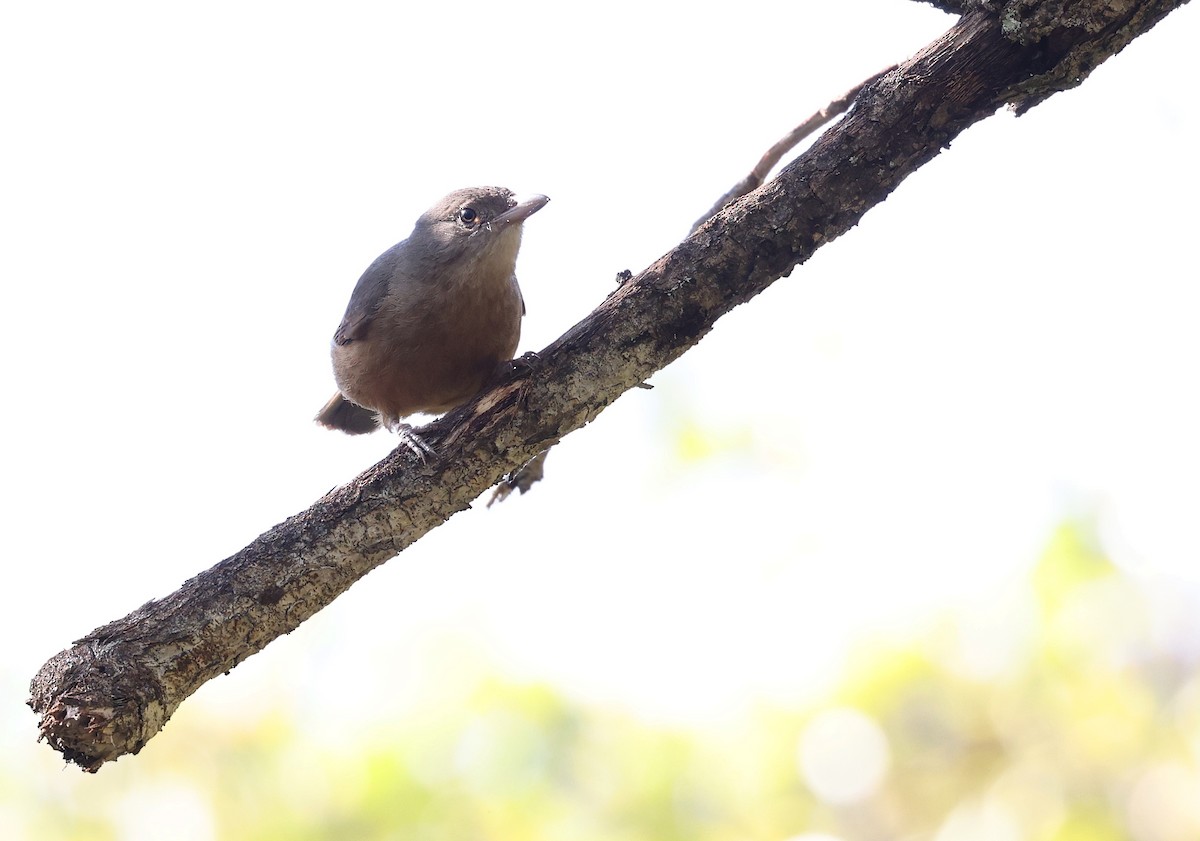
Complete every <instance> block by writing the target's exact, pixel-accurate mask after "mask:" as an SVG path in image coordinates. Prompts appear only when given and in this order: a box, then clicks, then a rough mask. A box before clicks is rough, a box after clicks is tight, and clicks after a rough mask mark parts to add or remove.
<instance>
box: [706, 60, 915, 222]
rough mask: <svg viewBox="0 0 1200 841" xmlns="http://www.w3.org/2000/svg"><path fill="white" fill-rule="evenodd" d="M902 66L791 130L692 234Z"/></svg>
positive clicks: (857, 88) (888, 70)
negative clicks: (798, 145)
mask: <svg viewBox="0 0 1200 841" xmlns="http://www.w3.org/2000/svg"><path fill="white" fill-rule="evenodd" d="M898 66H899V65H896V64H893V65H892V66H891V67H888V68H885V69H883V70H880V71H879V72H878V73H876V74H875V75H874V76H872V77H871V78H869V79H866V80H864V81H862V82H859V83H858V84H857V85H855V86H854V87H852V88H851V89H850V90H848V91H846V92H845V93H844V94H842V95H841V96H840V97H839V98H837V99H835V100H834V101H833V102H831V103H829V104H828V105H826V106H825V107H824V108H822V109H821V110H820V111H818V112H817V113H815V114H813V115H812V116H811V117H809V118H808V119H807V120H805V121H804V122H802V123H801V124H800V125H798V126H796V127H795V128H794V129H792V130H791V131H789V132H788V133H787V134H786V135H784V136H783V137H782V138H781V139H780V140H779V142H777V143H776V144H775V145H774V146H772V147H771V148H770V149H768V150H767V153H766V154H765V155H763V156H762V158H760V159H759V161H758V163H757V164H756V165H755V167H754V169H752V170H750V174H749V175H747V176H746V177H745V178H743V179H742V180H741V181H739V182H738V183H736V184H734V185H733V187H732V188H730V190H729V192H727V193H726V194H725V195H723V196H721V198H719V199H717V203H716V204H714V205H713V206H712V209H711V210H709V211H708V213H705V214H704V215H703V216H701V217H700V218H699V219H697V220H696V222H695V224H694V225H692V229H691V231H689V232H688V233H695V232H696V229H697V228H699V227H700V226H701V225H703V224H704V223H705V222H707V221H708V220H709V219H711V218H712V217H714V216H716V215H717V214H718V213H720V212H721V209H722V208H724V207H725V205H727V204H729V203H730V202H731V201H733V200H734V199H739V198H741V197H742V196H744V195H746V194H747V193H749V192H750V191H751V190H757V189H758V188H759V187H761V186H762V183H763V181H765V180H766V179H767V176H768V175H770V174H771V170H773V169H774V168H775V166H776V164H778V163H779V162H780V161H781V160H783V156H784V155H786V154H787V153H788V152H790V151H791V150H792V149H794V148H796V144H797V143H799V142H800V141H801V140H803V139H804V138H806V137H808V136H809V135H810V134H812V133H813V132H814V131H816V130H817V129H819V128H820V127H821V126H823V125H825V124H826V123H828V122H829V121H830V120H832V119H833V118H834V117H836V116H837V115H838V114H843V113H845V112H846V111H847V110H849V108H850V105H851V103H853V102H854V99H855V97H857V96H858V94H859V92H860V91H861V90H862V89H863V88H865V87H866V86H867V85H869V84H871V83H872V82H874V81H875V80H876V79H879V78H880V77H881V76H883V75H884V74H885V73H891V72H892V71H893V70H895V69H896V68H897V67H898Z"/></svg>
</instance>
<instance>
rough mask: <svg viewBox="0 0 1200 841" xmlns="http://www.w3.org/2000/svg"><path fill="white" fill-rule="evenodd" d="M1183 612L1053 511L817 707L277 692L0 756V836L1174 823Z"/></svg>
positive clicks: (480, 691) (952, 838)
mask: <svg viewBox="0 0 1200 841" xmlns="http://www.w3.org/2000/svg"><path fill="white" fill-rule="evenodd" d="M964 562H965V563H966V562H969V559H964ZM1185 607H1186V606H1185ZM1189 615H1191V614H1190V613H1189V612H1188V611H1187V610H1186V609H1183V610H1182V611H1181V610H1180V609H1179V605H1178V604H1177V603H1176V602H1173V601H1172V600H1171V594H1168V596H1167V597H1166V598H1163V596H1162V594H1156V593H1153V592H1150V591H1149V590H1147V589H1145V588H1142V587H1139V586H1138V585H1136V584H1135V583H1134V581H1133V580H1132V579H1130V578H1129V577H1127V576H1126V575H1124V574H1123V573H1122V572H1120V571H1119V570H1117V569H1116V568H1114V567H1113V565H1112V564H1110V563H1109V562H1108V561H1107V560H1106V559H1105V557H1104V556H1103V555H1102V554H1101V553H1100V552H1099V551H1098V550H1097V549H1096V547H1095V546H1094V545H1093V542H1092V541H1091V539H1090V537H1089V530H1088V529H1087V528H1086V527H1084V526H1081V525H1078V524H1066V525H1064V526H1062V527H1061V528H1060V529H1059V530H1058V531H1057V532H1056V533H1055V534H1054V535H1053V537H1052V539H1051V540H1050V541H1049V544H1048V546H1047V547H1046V550H1045V553H1044V556H1043V557H1042V558H1041V560H1040V562H1039V563H1038V565H1037V566H1036V568H1035V569H1034V571H1033V573H1032V575H1031V576H1029V577H1028V578H1027V579H1026V580H1024V581H1022V582H1019V584H1017V585H1014V586H1013V587H1012V588H1011V589H1010V590H1009V591H1005V592H997V593H995V594H994V595H993V596H992V597H989V598H988V599H987V600H986V603H985V604H982V605H974V606H972V607H969V608H964V609H962V610H961V611H959V612H956V613H951V614H948V615H944V616H940V617H936V618H935V619H933V620H931V621H930V622H929V623H928V625H926V626H925V627H923V628H921V629H919V630H915V631H913V632H912V633H911V634H910V635H908V636H906V637H900V638H897V637H892V638H886V639H869V640H864V641H863V642H862V644H861V645H860V646H859V648H858V649H857V650H856V651H855V652H854V653H853V655H852V656H851V657H850V658H849V660H848V662H847V664H846V667H845V673H844V675H843V676H842V678H841V679H840V680H839V681H838V683H837V686H836V688H835V689H834V690H833V691H832V692H830V693H829V694H828V696H827V697H823V698H821V699H819V701H818V702H817V703H812V704H808V705H805V706H803V707H789V706H787V705H784V704H781V703H773V704H772V703H767V702H760V703H758V704H757V705H755V706H754V708H753V709H752V710H750V711H748V712H746V713H745V714H743V715H741V716H738V717H736V718H733V719H731V720H730V721H728V722H724V723H723V724H721V725H719V726H717V725H711V726H705V727H703V728H699V727H696V728H686V727H682V726H681V727H676V728H668V727H664V726H662V725H655V724H652V723H649V722H646V721H643V720H639V719H637V718H636V717H633V716H631V715H629V714H626V713H623V712H622V711H620V710H616V709H610V708H603V709H600V708H592V707H585V706H580V705H578V704H576V703H573V702H571V701H569V700H568V699H566V698H565V697H563V696H562V695H560V694H559V693H557V692H556V691H555V690H554V689H553V688H551V687H546V686H533V685H520V684H516V683H514V682H512V681H509V680H506V679H504V678H501V677H498V676H494V675H492V676H486V677H483V678H481V679H480V680H479V681H478V682H477V683H476V684H475V685H474V686H473V687H471V688H469V690H468V691H467V694H466V696H462V695H460V696H458V697H457V698H456V699H455V701H454V702H447V701H446V700H445V699H444V698H443V700H442V701H441V702H439V703H431V704H428V705H427V706H426V707H425V708H422V709H420V710H418V711H417V712H416V713H405V714H403V715H398V716H397V718H396V719H395V720H394V721H392V722H391V723H389V724H387V725H378V724H371V725H369V726H366V727H364V728H363V729H361V730H355V729H353V728H351V729H350V730H349V731H347V732H352V733H355V734H357V735H356V736H355V738H353V739H347V740H344V741H342V742H339V743H336V744H332V745H331V744H328V743H327V741H324V740H322V739H320V738H317V737H316V736H315V735H314V734H311V733H307V732H304V731H303V730H302V729H301V728H300V727H299V726H298V724H297V722H298V720H299V719H298V718H296V717H295V716H293V715H292V714H291V713H290V712H289V711H288V707H287V706H286V705H285V704H282V703H281V704H280V705H279V706H278V707H272V706H270V705H267V706H264V707H263V709H264V710H268V712H264V713H260V714H257V715H254V716H250V717H248V718H246V719H239V720H237V721H232V722H231V721H229V720H226V719H221V720H219V721H218V720H214V719H212V718H205V717H203V716H202V717H199V718H197V717H187V716H182V715H181V716H180V717H179V718H178V719H177V720H176V721H173V722H172V723H171V725H170V727H171V728H172V730H175V731H178V732H175V733H174V734H173V738H172V739H171V740H170V742H169V744H170V745H173V746H174V747H173V748H172V749H163V747H162V746H161V745H151V747H150V748H148V749H147V750H146V751H145V752H144V753H143V754H142V755H141V756H138V757H136V758H128V759H125V760H122V761H121V763H119V765H118V766H117V768H118V769H127V768H128V767H130V766H134V765H136V767H137V774H136V776H133V775H126V776H123V777H122V776H121V775H119V774H116V773H114V770H110V769H105V770H103V771H101V773H100V774H99V775H98V776H96V777H86V778H83V777H81V778H79V782H78V783H77V784H73V785H72V786H71V787H70V788H71V791H72V795H71V796H70V797H64V795H63V786H62V785H61V783H60V782H59V781H55V780H45V779H42V778H39V776H38V775H24V774H20V773H16V772H14V771H13V770H12V769H11V768H8V769H6V770H4V771H3V772H0V773H2V774H3V776H0V785H2V786H3V789H2V793H0V835H2V836H3V837H4V838H8V839H19V838H29V839H39V841H43V840H44V841H50V840H51V839H71V841H81V840H82V839H95V840H96V841H109V840H110V839H111V840H113V841H115V840H116V839H143V838H155V837H160V838H166V837H171V838H196V839H206V838H219V839H229V840H230V841H240V839H289V841H297V840H298V839H299V840H300V841H303V839H314V841H315V839H333V838H336V839H363V840H364V841H366V840H367V839H380V840H381V841H382V839H401V838H403V839H417V841H461V839H548V840H551V839H554V840H557V839H561V841H567V839H570V841H592V840H593V839H595V841H599V839H604V841H637V839H655V841H673V839H679V841H683V839H688V841H707V839H712V840H713V841H717V839H763V840H764V841H767V839H771V840H772V841H784V839H789V838H799V837H802V836H803V835H804V834H805V833H814V834H815V833H825V834H827V835H829V836H833V837H835V838H841V839H846V841H852V840H854V839H877V838H911V839H923V838H929V839H936V841H956V840H957V839H972V841H979V839H982V841H1017V839H1029V841H1104V839H1125V838H1135V839H1145V840H1146V841H1175V839H1180V841H1182V839H1190V838H1200V773H1198V770H1197V767H1198V764H1200V680H1197V678H1196V677H1195V676H1194V675H1193V671H1194V668H1195V659H1196V652H1197V647H1196V645H1195V643H1194V641H1193V640H1191V639H1190V637H1189V635H1188V629H1189V627H1191V626H1189V623H1188V621H1187V616H1189ZM1193 625H1194V623H1193ZM796 644H797V645H819V644H820V641H819V640H797V641H796ZM780 668H781V669H785V668H787V664H786V663H781V664H780ZM367 702H369V703H373V704H381V703H382V704H386V703H388V699H387V698H382V699H364V703H367ZM831 711H843V712H846V711H850V712H851V713H852V714H850V715H840V716H839V715H833V716H831V715H830V712H831ZM817 721H822V722H824V724H823V727H822V728H821V731H822V733H825V734H826V735H825V736H823V737H820V738H818V736H819V734H818V733H817V732H816V731H817V729H818V728H817V727H816V726H815V724H814V723H815V722H817ZM838 728H845V729H844V733H843V731H841V730H839V729H838ZM875 731H877V733H878V735H879V737H881V738H878V739H877V738H876V737H875V736H874V735H873V733H874V732H875ZM830 734H831V735H830ZM822 738H823V739H824V741H822ZM165 741H166V740H164V743H165ZM183 750H186V754H184V753H181V751H183ZM864 769H871V770H870V771H869V773H868V771H867V770H864ZM63 773H64V774H75V773H76V772H74V771H73V770H70V771H64V772H63ZM169 826H174V829H173V830H172V831H170V832H166V831H165V830H163V827H169ZM814 837H816V836H815V835H814Z"/></svg>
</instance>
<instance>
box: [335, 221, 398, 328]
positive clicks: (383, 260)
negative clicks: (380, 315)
mask: <svg viewBox="0 0 1200 841" xmlns="http://www.w3.org/2000/svg"><path fill="white" fill-rule="evenodd" d="M403 245H404V243H403V242H401V243H397V244H396V245H393V246H392V247H391V248H389V249H388V250H387V251H385V252H383V253H382V254H380V255H379V257H377V258H376V259H375V262H374V263H372V264H371V265H370V267H368V268H367V270H366V271H365V272H363V275H362V277H360V278H359V279H358V283H356V284H355V285H354V291H353V292H351V293H350V303H349V304H348V305H347V306H346V314H345V315H343V316H342V323H341V324H340V325H338V329H337V332H335V333H334V334H333V341H334V342H335V343H336V344H339V345H348V344H350V343H351V342H356V341H359V340H361V339H362V338H363V337H365V336H366V335H367V330H368V329H369V328H370V326H371V322H372V321H374V320H375V314H376V313H377V312H379V305H380V304H381V303H383V299H384V297H385V296H386V295H387V291H388V286H389V284H390V281H391V278H392V275H393V274H394V272H395V269H396V261H397V258H398V257H399V251H400V248H401V247H402V246H403Z"/></svg>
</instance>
